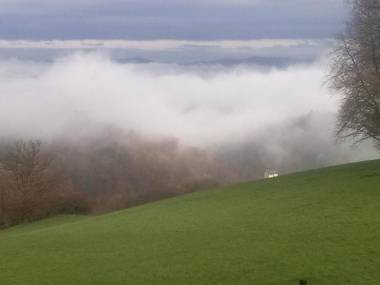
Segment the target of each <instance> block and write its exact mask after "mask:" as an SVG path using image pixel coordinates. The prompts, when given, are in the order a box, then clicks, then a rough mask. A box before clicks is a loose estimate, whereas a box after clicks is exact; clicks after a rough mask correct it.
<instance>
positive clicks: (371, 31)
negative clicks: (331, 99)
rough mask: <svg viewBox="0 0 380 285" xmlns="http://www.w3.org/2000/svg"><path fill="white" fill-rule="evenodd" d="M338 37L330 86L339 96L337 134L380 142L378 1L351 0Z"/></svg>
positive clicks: (379, 27)
mask: <svg viewBox="0 0 380 285" xmlns="http://www.w3.org/2000/svg"><path fill="white" fill-rule="evenodd" d="M350 5H351V18H350V20H349V22H348V23H347V24H346V29H345V31H344V33H343V34H342V35H340V36H339V38H338V46H337V48H336V50H335V52H334V56H333V62H332V67H331V70H330V84H331V87H332V88H333V89H335V90H337V91H338V92H339V94H340V95H341V96H342V104H341V107H340V112H339V118H338V136H339V137H341V138H353V139H354V140H355V141H357V142H359V141H362V140H366V139H373V140H375V141H376V142H377V143H380V0H353V1H351V2H350Z"/></svg>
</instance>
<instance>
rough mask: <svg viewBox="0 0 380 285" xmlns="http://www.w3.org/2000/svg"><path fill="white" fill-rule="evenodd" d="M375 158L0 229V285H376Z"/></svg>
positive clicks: (378, 181)
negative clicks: (301, 283)
mask: <svg viewBox="0 0 380 285" xmlns="http://www.w3.org/2000/svg"><path fill="white" fill-rule="evenodd" d="M379 268H380V161H372V162H365V163H359V164H351V165H345V166H340V167H333V168H327V169H322V170H315V171H309V172H305V173H299V174H295V175H290V176H283V177H280V178H279V179H275V180H266V181H259V182H255V183H246V184H241V185H237V186H232V187H227V188H223V189H216V190H211V191H208V192H202V193H195V194H191V195H186V196H183V197H178V198H174V199H169V200H165V201H161V202H156V203H152V204H148V205H144V206H140V207H135V208H131V209H128V210H125V211H121V212H116V213H112V214H108V215H103V216H98V217H57V218H53V219H49V220H45V221H42V222H39V223H35V224H32V225H25V226H18V227H15V228H12V229H9V230H6V231H2V232H0V284H36V285H44V284H54V285H57V284H62V285H63V284H65V285H66V284H81V285H86V284H88V285H90V284H91V285H95V284H99V285H105V284H120V285H121V284H123V285H124V284H144V285H145V284H173V285H181V284H194V285H200V284H205V285H211V284H226V285H234V284H242V285H243V284H244V285H247V284H259V285H260V284H263V285H264V284H279V285H280V284H281V285H286V284H297V282H296V281H297V280H298V279H301V278H304V279H308V280H310V282H311V283H310V284H312V285H317V284H326V285H327V284H328V285H331V284H339V285H341V284H345V285H347V284H355V285H359V284H363V285H364V284H365V285H369V284H376V285H377V284H380V270H379Z"/></svg>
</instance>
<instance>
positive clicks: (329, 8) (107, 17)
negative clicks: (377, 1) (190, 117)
mask: <svg viewBox="0 0 380 285" xmlns="http://www.w3.org/2000/svg"><path fill="white" fill-rule="evenodd" d="M342 3H343V0H75V1H74V0H0V39H8V40H9V39H28V40H52V39H61V40H70V39H128V40H156V39H174V40H224V39H229V40H231V39H232V40H249V39H263V38H265V39H268V38H293V39H294V38H295V39H299V38H313V39H320V38H331V37H333V36H334V35H335V34H336V33H337V32H338V31H339V30H340V29H341V27H342V23H343V22H344V18H345V9H344V5H343V4H342Z"/></svg>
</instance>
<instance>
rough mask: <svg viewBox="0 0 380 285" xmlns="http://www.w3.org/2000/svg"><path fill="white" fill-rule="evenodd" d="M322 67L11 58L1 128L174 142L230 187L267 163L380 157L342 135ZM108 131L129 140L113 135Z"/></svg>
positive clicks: (4, 71)
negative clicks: (201, 158) (339, 138)
mask: <svg viewBox="0 0 380 285" xmlns="http://www.w3.org/2000/svg"><path fill="white" fill-rule="evenodd" d="M324 66H325V64H324V63H323V62H317V63H313V64H310V65H296V66H290V67H289V68H286V69H281V70H279V69H275V68H272V69H270V70H266V71H262V70H257V69H254V68H252V67H247V66H244V65H242V66H237V67H234V68H222V67H220V68H219V69H217V70H213V71H212V72H210V71H208V72H207V73H205V72H204V71H203V70H202V68H199V70H198V69H196V68H193V69H187V68H184V67H181V66H179V65H168V64H138V65H136V64H120V63H117V62H115V61H112V60H111V59H109V58H108V57H107V56H104V54H103V55H102V54H98V53H90V54H88V53H87V54H84V53H76V54H73V55H70V56H67V57H64V58H59V59H56V60H55V61H54V62H52V63H41V62H40V63H35V62H32V61H20V60H17V59H13V60H4V61H2V62H1V63H0V134H1V137H2V138H3V139H9V138H22V139H30V138H33V139H40V140H42V141H43V142H45V143H46V144H47V145H49V146H50V145H52V146H51V147H52V148H54V147H55V146H56V145H58V144H60V145H61V146H62V144H65V143H66V144H67V145H69V146H70V148H73V146H77V147H78V149H79V148H80V146H81V145H82V146H83V145H87V147H88V148H89V149H91V147H90V145H96V144H97V143H98V142H99V141H102V140H105V139H106V138H107V139H106V140H105V141H108V143H109V144H110V145H112V144H114V143H115V142H117V143H121V144H126V146H127V148H128V149H129V147H128V145H129V144H128V140H129V139H130V136H129V135H130V134H135V135H137V136H138V137H139V138H140V139H139V140H138V141H140V142H141V144H145V143H147V142H154V143H158V144H160V142H162V141H164V142H167V141H168V140H169V141H175V142H176V145H177V147H178V148H180V149H193V150H194V149H197V150H198V151H199V152H200V153H204V155H205V156H207V157H208V158H207V159H210V161H212V163H211V164H213V165H215V167H216V165H218V169H213V170H212V171H211V170H210V171H211V172H213V173H214V174H213V175H214V176H215V177H214V178H215V180H219V179H222V178H223V179H222V180H223V183H227V182H231V181H241V180H249V179H257V178H261V177H262V175H263V172H264V171H265V170H266V169H276V170H278V171H280V172H281V173H288V172H292V171H299V170H303V169H308V168H315V167H323V166H327V165H332V164H338V163H345V162H351V161H356V160H365V159H372V158H376V157H378V152H377V151H376V150H375V148H374V147H373V146H372V145H371V144H370V143H368V144H363V145H361V146H357V147H355V148H354V147H351V146H350V142H345V143H343V142H338V143H337V142H336V141H335V139H334V129H335V127H334V126H335V114H336V111H337V108H338V102H337V98H336V97H334V96H333V95H332V94H329V92H328V90H326V88H325V87H324V86H323V84H322V83H323V81H324V80H325V70H324ZM107 129H109V130H119V132H120V133H123V134H128V136H126V137H124V139H120V135H116V137H115V138H112V136H113V135H111V134H115V132H114V131H112V132H107V131H105V130H107ZM121 137H123V136H121ZM57 142H59V143H57ZM135 144H136V141H135ZM74 148H75V147H74ZM192 167H196V165H192ZM198 167H201V166H200V165H199V166H198ZM211 168H212V167H211ZM221 169H222V170H221ZM189 171H190V170H189ZM221 171H222V172H223V175H219V176H218V175H217V174H215V173H217V172H218V173H220V172H221ZM136 175H139V174H138V173H137V174H136ZM197 175H198V174H197ZM210 175H211V174H210Z"/></svg>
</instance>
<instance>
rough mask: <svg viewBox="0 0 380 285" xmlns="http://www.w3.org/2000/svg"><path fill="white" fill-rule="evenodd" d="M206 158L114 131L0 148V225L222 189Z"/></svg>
mask: <svg viewBox="0 0 380 285" xmlns="http://www.w3.org/2000/svg"><path fill="white" fill-rule="evenodd" d="M221 176H222V175H221V174H220V173H218V168H217V167H215V163H213V161H212V159H211V158H210V157H209V155H208V154H207V153H205V152H204V151H201V150H199V149H197V148H183V147H180V146H179V145H178V143H177V142H176V141H175V140H170V139H168V140H154V139H151V140H149V139H142V138H141V137H139V136H137V135H134V134H127V135H125V134H122V133H120V134H117V133H116V132H112V134H111V133H110V132H107V133H102V134H99V135H98V136H97V137H93V138H91V139H84V140H80V141H73V140H69V139H61V140H55V141H54V142H50V143H48V144H47V143H45V144H42V143H41V142H40V141H34V140H30V141H24V140H17V141H8V142H6V143H2V144H1V146H0V227H6V226H9V225H13V224H17V223H21V222H29V221H33V220H36V219H40V218H43V217H47V216H50V215H54V214H73V213H101V212H107V211H111V210H117V209H122V208H126V207H129V206H133V205H137V204H141V203H144V202H148V201H154V200H158V199H161V198H165V197H171V196H174V195H178V194H182V193H187V192H192V191H194V190H198V189H202V188H208V187H211V186H214V185H218V184H219V182H217V181H222V180H221V179H218V177H221Z"/></svg>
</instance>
